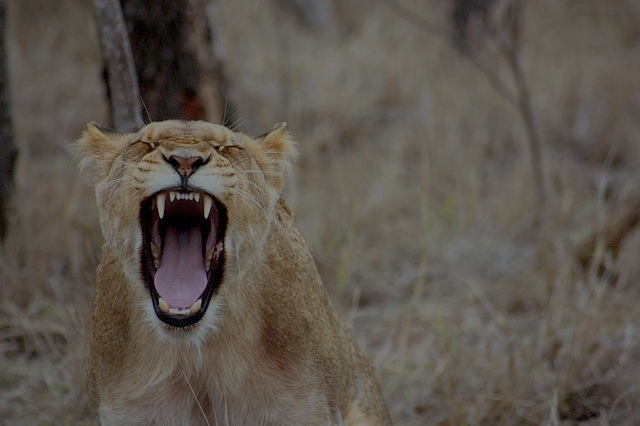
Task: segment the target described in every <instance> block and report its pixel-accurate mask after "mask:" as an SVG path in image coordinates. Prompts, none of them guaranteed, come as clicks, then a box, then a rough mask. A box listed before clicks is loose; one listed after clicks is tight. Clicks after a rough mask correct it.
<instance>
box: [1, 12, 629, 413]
mask: <svg viewBox="0 0 640 426" xmlns="http://www.w3.org/2000/svg"><path fill="white" fill-rule="evenodd" d="M203 4H204V5H205V7H206V11H207V19H208V20H209V24H210V27H211V29H212V30H213V46H214V47H215V52H216V55H217V57H218V59H219V61H220V64H221V69H222V72H223V73H224V76H225V88H226V89H225V90H226V94H225V104H226V105H228V106H229V109H228V114H227V115H226V117H225V118H226V119H227V121H228V122H229V123H231V124H233V125H234V126H235V127H236V128H237V129H238V130H239V131H243V132H246V133H249V134H252V135H260V134H263V133H265V132H266V131H268V130H270V129H271V128H272V127H273V125H274V124H275V123H277V122H280V121H287V122H288V124H289V129H290V130H292V131H293V132H294V134H295V138H296V140H297V141H298V143H299V146H300V150H301V153H302V155H301V158H300V160H299V162H298V164H297V166H296V169H295V172H294V173H293V175H292V176H291V178H290V179H289V183H288V187H287V189H286V198H287V200H288V203H289V204H290V206H291V207H292V209H293V210H294V212H295V213H296V217H297V220H298V222H299V224H300V226H301V228H302V230H303V232H304V234H305V236H306V238H307V241H308V243H309V245H310V247H311V250H312V253H313V255H314V258H315V260H316V262H317V265H318V268H319V270H320V272H321V274H322V276H323V278H324V280H325V284H326V286H327V288H328V290H329V292H330V295H331V297H332V299H333V301H334V303H335V305H336V307H337V309H338V310H339V312H340V313H341V315H342V317H343V318H344V319H345V321H346V322H347V324H348V326H349V328H350V329H351V331H352V333H353V334H354V336H355V337H356V339H357V341H358V343H359V345H360V347H361V348H362V349H363V351H364V352H365V353H366V354H367V355H368V356H369V357H370V359H371V361H372V363H373V364H374V366H375V369H376V373H377V376H378V378H379V381H380V384H381V387H382V391H383V394H384V397H385V399H386V401H387V403H388V406H389V410H390V413H391V416H392V419H393V421H394V423H395V424H397V425H425V424H439V425H461V424H469V425H503V424H504V425H515V424H518V425H538V424H550V425H557V424H565V425H575V424H580V425H609V424H611V425H635V424H638V423H639V422H640V402H639V401H640V286H639V285H638V283H639V280H640V262H639V261H638V259H639V257H638V253H639V251H640V227H639V226H636V225H637V223H638V221H639V218H640V186H639V185H638V182H639V179H640V78H639V76H640V2H638V1H634V0H616V1H615V2H611V1H606V0H535V1H531V0H530V1H526V0H493V1H491V0H467V1H457V0H347V1H339V0H335V1H330V0H307V1H303V0H299V1H296V0H268V1H260V2H257V1H248V0H235V1H232V0H205V1H204V2H203ZM6 7H7V9H6V33H5V34H6V43H7V60H8V70H9V79H10V93H11V111H12V116H13V125H14V141H15V144H16V145H17V148H18V150H19V155H18V159H17V163H16V169H15V180H14V192H13V201H12V203H11V204H10V205H7V206H4V208H9V216H8V227H7V234H6V236H5V239H4V242H3V245H2V247H1V248H0V424H2V425H4V424H6V425H13V424H29V425H31V424H56V425H57V424H73V425H76V424H78V425H82V424H95V423H96V420H95V418H94V416H93V415H92V413H91V411H90V409H89V407H88V403H87V400H86V396H85V393H84V383H83V373H82V368H83V361H82V360H83V347H84V341H85V337H86V330H87V327H88V322H89V313H90V306H91V295H92V279H93V275H94V271H95V267H96V265H97V263H98V258H99V253H100V246H101V243H102V237H101V235H100V229H99V225H98V218H97V213H96V208H95V199H94V196H93V189H92V186H91V183H92V177H91V173H90V171H85V172H82V173H80V171H79V170H78V167H77V162H76V161H75V160H74V158H73V155H72V149H73V148H72V144H73V141H74V140H75V139H76V138H77V137H78V135H79V133H80V132H81V131H82V130H83V129H84V126H85V125H86V122H87V121H90V120H95V121H98V122H100V123H102V124H105V125H109V123H110V114H109V109H108V102H107V89H106V87H105V83H104V78H103V62H102V55H101V47H100V46H101V45H100V39H99V33H98V30H97V27H96V21H95V18H94V13H93V6H92V3H91V1H89V0H46V1H44V0H7V1H6ZM134 38H135V37H134ZM189 93H190V92H187V94H189ZM150 103H151V104H152V105H148V108H147V110H148V111H149V115H150V116H151V119H154V117H157V116H154V114H151V110H152V109H153V107H154V105H155V103H153V102H150ZM182 113H183V114H185V115H188V114H186V113H184V111H182ZM162 118H165V117H162ZM155 119H159V118H155Z"/></svg>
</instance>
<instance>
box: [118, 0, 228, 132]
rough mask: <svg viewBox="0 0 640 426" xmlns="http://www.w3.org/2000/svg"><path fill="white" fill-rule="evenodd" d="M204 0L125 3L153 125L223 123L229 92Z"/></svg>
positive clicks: (136, 62) (146, 102)
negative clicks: (182, 121) (165, 122)
mask: <svg viewBox="0 0 640 426" xmlns="http://www.w3.org/2000/svg"><path fill="white" fill-rule="evenodd" d="M207 4H211V3H209V2H207V1H206V0H157V1H153V2H149V1H146V0H122V5H123V11H124V16H125V20H126V22H127V30H128V32H129V38H130V40H131V46H132V49H133V57H134V59H135V65H136V70H137V73H138V77H139V82H140V90H141V94H142V99H143V102H144V105H145V110H146V113H147V115H148V117H147V118H148V119H149V120H150V121H159V120H166V119H187V120H196V119H200V120H208V121H212V122H218V123H222V122H223V121H224V114H225V106H226V105H225V100H226V99H225V98H226V94H225V90H224V84H223V78H222V68H221V66H220V62H219V61H218V60H217V58H216V56H215V54H214V49H213V33H212V31H211V28H210V26H209V23H208V18H207Z"/></svg>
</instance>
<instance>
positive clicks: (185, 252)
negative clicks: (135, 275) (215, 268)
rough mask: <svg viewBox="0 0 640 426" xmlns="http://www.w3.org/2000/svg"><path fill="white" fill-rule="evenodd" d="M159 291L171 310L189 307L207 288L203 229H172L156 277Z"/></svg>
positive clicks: (166, 239) (193, 227) (168, 230)
mask: <svg viewBox="0 0 640 426" xmlns="http://www.w3.org/2000/svg"><path fill="white" fill-rule="evenodd" d="M154 284H155V287H156V291H157V292H158V294H159V295H160V297H162V298H163V299H164V301H165V302H167V304H168V305H169V306H170V307H172V308H188V307H190V306H191V305H193V303H194V302H195V301H196V300H198V298H200V295H201V294H202V293H203V292H204V289H205V288H206V287H207V272H206V271H205V268H204V259H203V257H202V236H201V234H200V228H199V227H197V226H192V227H190V228H189V229H178V228H176V227H174V226H169V227H168V228H167V232H166V234H165V238H164V246H163V250H162V258H161V260H160V266H159V267H158V270H157V271H156V275H155V277H154Z"/></svg>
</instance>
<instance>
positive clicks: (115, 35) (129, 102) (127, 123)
mask: <svg viewBox="0 0 640 426" xmlns="http://www.w3.org/2000/svg"><path fill="white" fill-rule="evenodd" d="M150 3H151V4H155V2H150ZM93 4H94V6H95V9H96V18H97V22H98V29H99V31H100V40H101V42H102V58H103V61H104V64H105V69H106V74H107V82H108V90H109V100H110V104H111V105H110V107H111V116H112V117H111V118H112V124H113V127H114V128H115V129H116V130H117V131H119V132H130V131H132V130H134V129H135V128H136V126H137V125H138V124H140V122H141V112H142V108H141V103H140V99H139V90H138V80H137V78H136V72H135V67H134V64H133V56H132V53H131V46H130V45H129V39H128V37H127V30H126V27H125V23H124V17H123V15H122V9H121V7H120V3H119V2H118V0H93Z"/></svg>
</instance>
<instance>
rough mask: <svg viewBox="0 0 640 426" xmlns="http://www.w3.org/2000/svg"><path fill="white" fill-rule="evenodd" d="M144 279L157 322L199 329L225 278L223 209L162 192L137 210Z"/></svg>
mask: <svg viewBox="0 0 640 426" xmlns="http://www.w3.org/2000/svg"><path fill="white" fill-rule="evenodd" d="M140 221H141V228H142V234H143V246H142V255H141V258H142V262H141V268H142V275H143V277H144V282H145V285H146V286H147V288H148V290H149V295H150V297H151V303H152V304H153V308H154V311H155V313H156V316H157V317H158V319H160V320H161V321H163V322H164V323H166V324H168V325H170V326H172V327H186V326H189V325H192V324H195V323H197V322H198V321H199V320H200V319H201V318H202V317H203V316H204V314H205V312H206V311H207V308H208V306H209V302H210V301H211V297H212V296H213V295H214V293H215V292H216V291H217V289H218V287H219V286H220V284H221V281H222V276H223V272H224V257H225V256H224V234H225V229H226V224H227V213H226V208H225V207H224V206H223V205H222V203H220V202H219V201H218V200H217V199H216V198H215V197H213V196H211V195H209V194H207V193H204V192H200V191H193V190H189V189H187V190H185V189H180V190H164V191H160V192H158V193H156V194H154V195H153V196H151V197H149V198H148V199H146V200H145V201H143V202H142V204H141V206H140Z"/></svg>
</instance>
